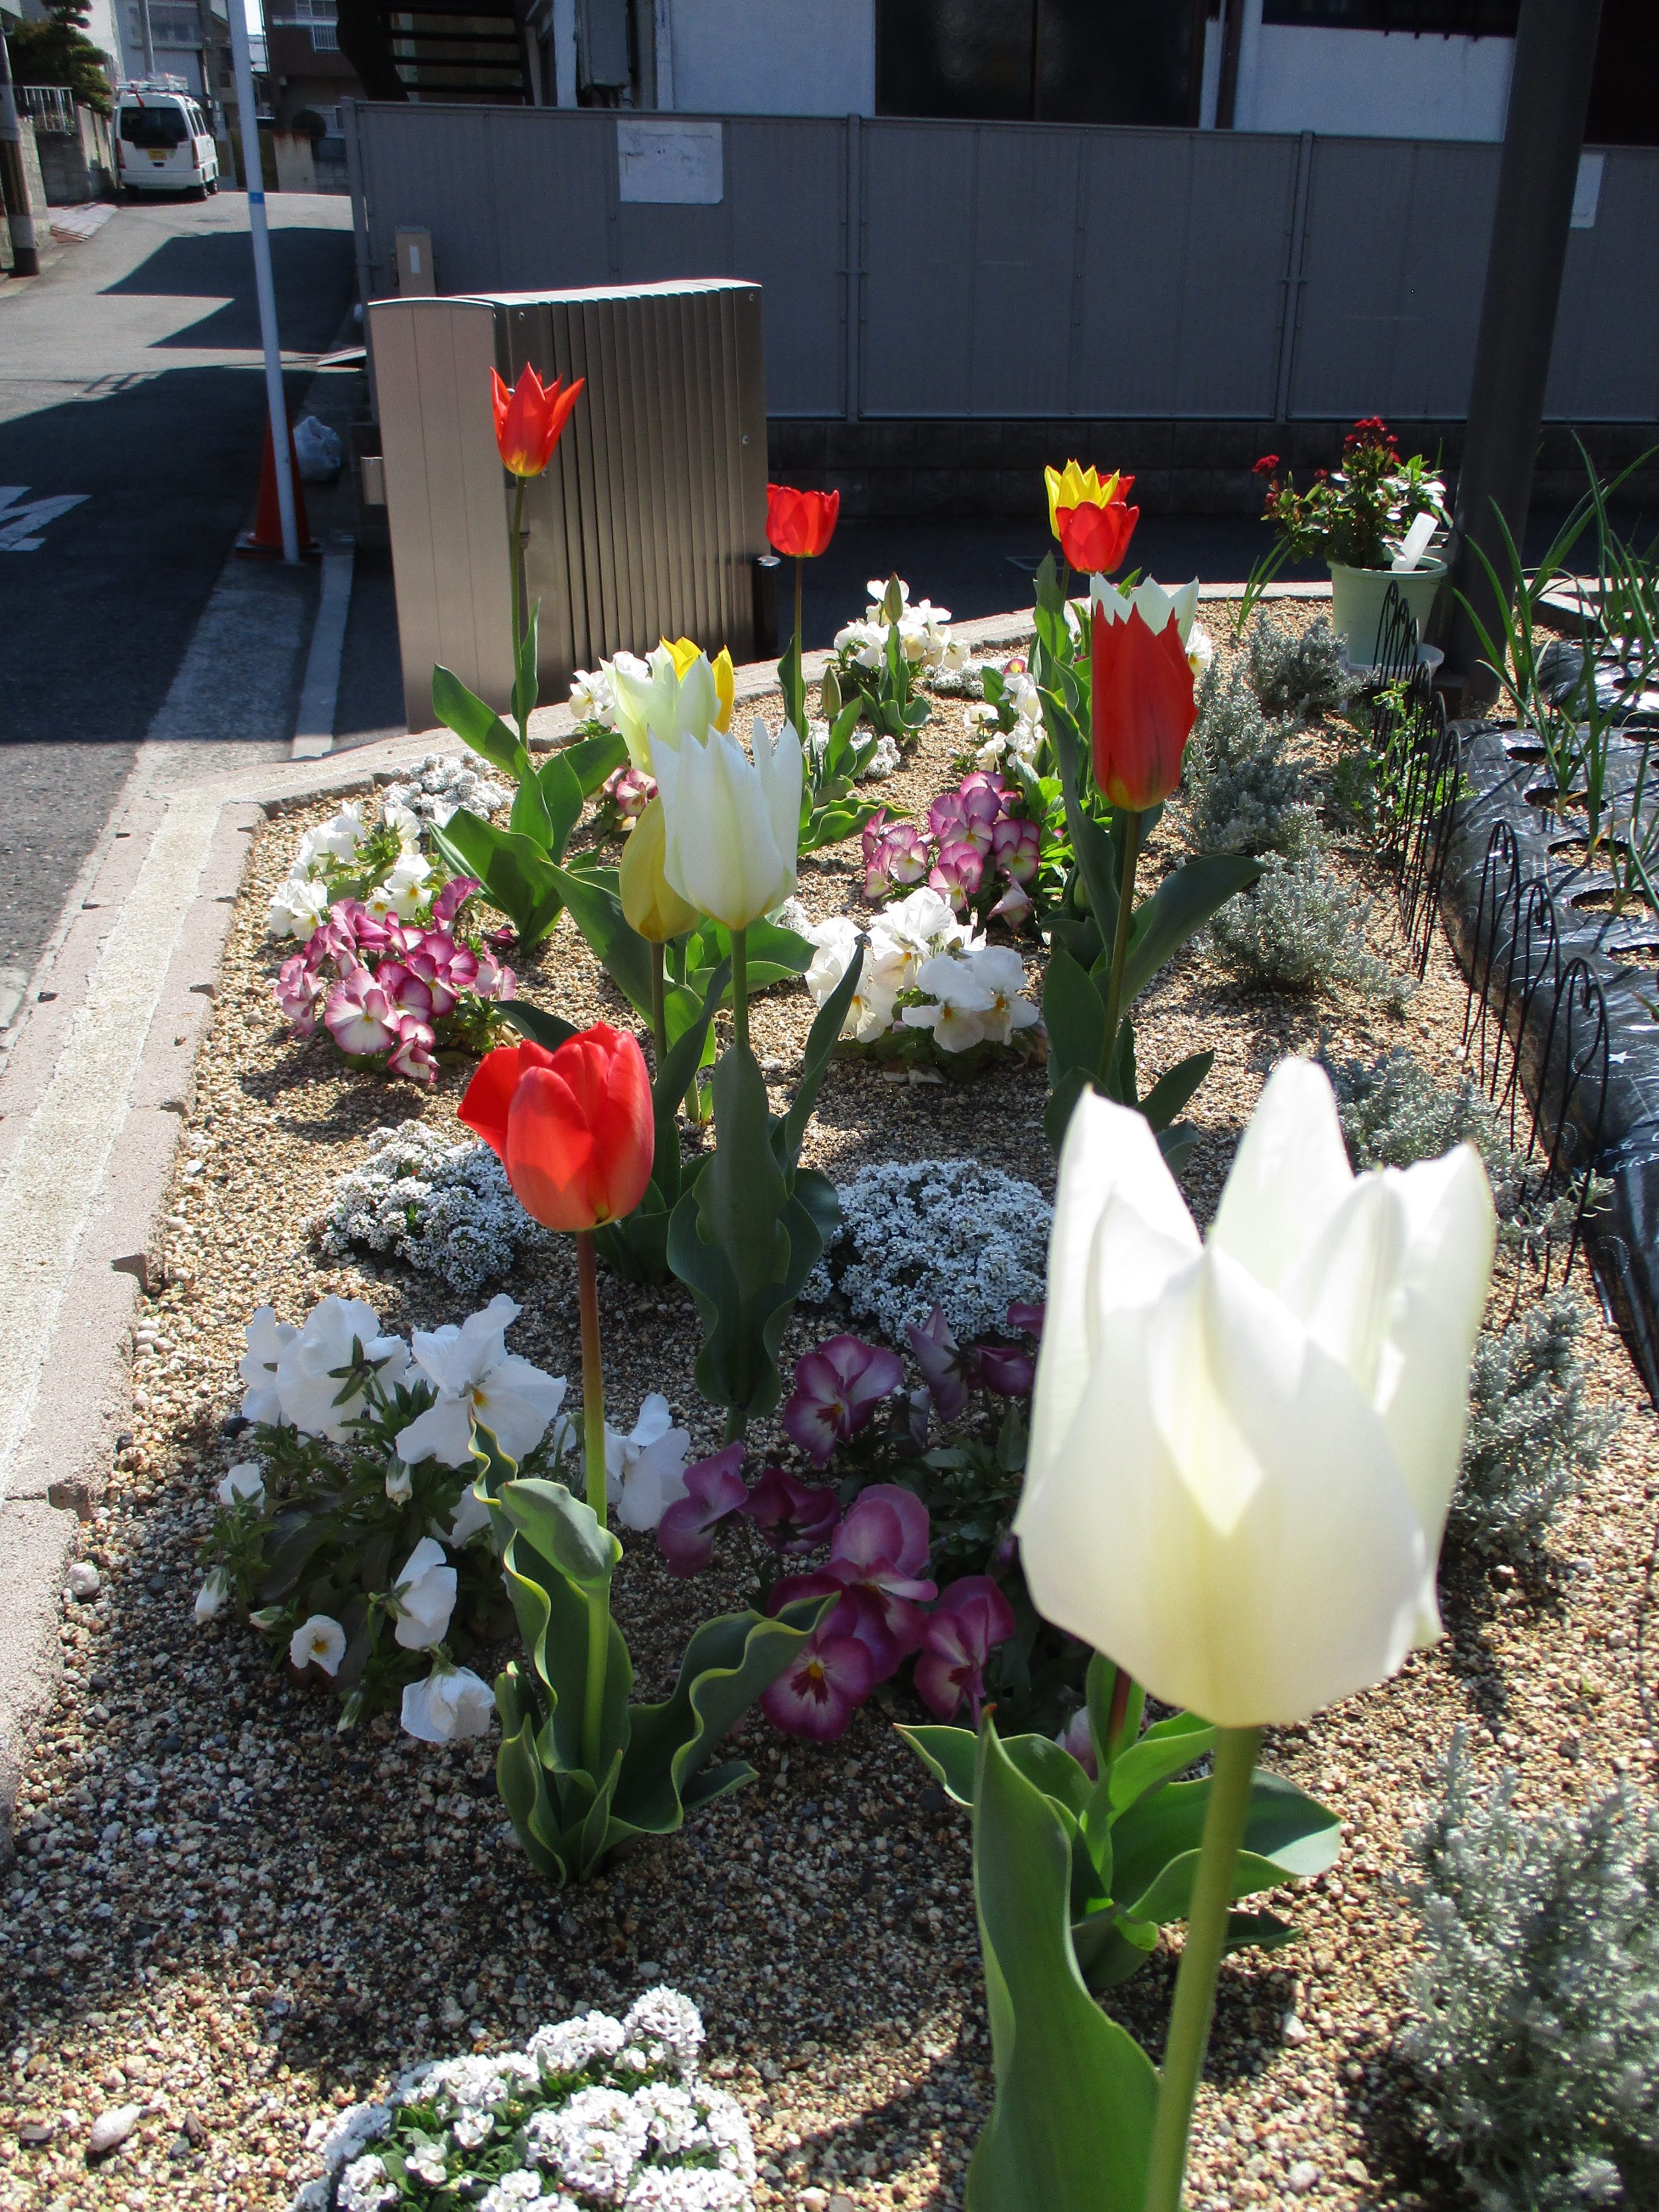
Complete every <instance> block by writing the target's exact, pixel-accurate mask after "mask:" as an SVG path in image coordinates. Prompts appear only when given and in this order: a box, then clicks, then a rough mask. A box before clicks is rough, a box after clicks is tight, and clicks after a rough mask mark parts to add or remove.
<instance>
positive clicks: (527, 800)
mask: <svg viewBox="0 0 1659 2212" xmlns="http://www.w3.org/2000/svg"><path fill="white" fill-rule="evenodd" d="M507 828H508V829H512V830H514V831H516V832H517V834H518V835H519V836H520V837H527V838H528V839H529V840H530V842H531V843H532V845H534V846H535V847H536V848H537V850H538V852H543V853H545V854H547V856H548V858H549V859H550V860H554V859H556V858H557V855H556V854H555V853H554V850H553V824H552V822H551V820H550V817H549V815H548V811H547V800H546V799H545V798H544V795H543V792H542V784H541V778H540V776H539V775H538V774H537V773H536V771H535V769H533V768H532V769H531V770H530V772H529V774H528V775H526V777H525V778H524V780H523V781H522V782H521V783H520V786H519V787H518V789H517V791H515V792H514V793H513V811H512V812H511V813H510V814H509V815H508V816H507Z"/></svg>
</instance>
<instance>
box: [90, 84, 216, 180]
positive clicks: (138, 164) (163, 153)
mask: <svg viewBox="0 0 1659 2212" xmlns="http://www.w3.org/2000/svg"><path fill="white" fill-rule="evenodd" d="M115 143H116V147H117V149H118V160H119V162H120V180H121V182H122V184H123V185H125V187H126V188H127V190H128V191H134V192H193V193H194V194H195V196H196V197H197V199H205V198H206V197H207V195H208V194H209V193H210V192H216V191H218V189H219V155H218V151H217V149H216V147H215V145H214V143H213V133H212V132H211V131H210V130H209V129H208V126H207V118H205V117H204V114H203V113H202V111H201V109H200V108H199V107H198V106H197V104H196V102H195V100H192V99H191V96H190V94H188V93H186V92H152V91H149V90H147V89H146V88H143V86H139V85H123V86H122V87H121V89H120V92H119V94H118V97H117V100H116V119H115Z"/></svg>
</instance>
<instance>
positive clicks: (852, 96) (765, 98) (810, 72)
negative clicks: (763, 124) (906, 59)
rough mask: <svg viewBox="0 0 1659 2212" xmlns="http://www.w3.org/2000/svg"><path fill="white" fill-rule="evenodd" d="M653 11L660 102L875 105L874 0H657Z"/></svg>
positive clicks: (836, 111)
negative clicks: (654, 14) (665, 33)
mask: <svg viewBox="0 0 1659 2212" xmlns="http://www.w3.org/2000/svg"><path fill="white" fill-rule="evenodd" d="M656 20H657V82H658V95H657V96H658V101H659V105H660V106H663V107H668V106H672V107H675V108H677V109H678V111H679V112H680V113H681V114H683V115H687V114H690V115H873V114H874V113H875V112H876V7H875V0H657V7H656ZM665 30H666V32H667V34H668V36H667V40H666V45H667V47H668V52H667V54H666V55H665V52H664V46H665V40H664V35H663V34H664V31H665ZM665 63H666V66H665Z"/></svg>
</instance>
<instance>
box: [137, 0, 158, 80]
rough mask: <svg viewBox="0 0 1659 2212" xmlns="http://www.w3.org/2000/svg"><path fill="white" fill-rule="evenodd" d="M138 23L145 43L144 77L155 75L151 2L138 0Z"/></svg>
mask: <svg viewBox="0 0 1659 2212" xmlns="http://www.w3.org/2000/svg"><path fill="white" fill-rule="evenodd" d="M138 22H139V27H140V29H141V30H142V32H143V41H144V75H145V76H147V77H153V76H155V27H154V26H153V25H152V24H151V22H150V20H149V0H138Z"/></svg>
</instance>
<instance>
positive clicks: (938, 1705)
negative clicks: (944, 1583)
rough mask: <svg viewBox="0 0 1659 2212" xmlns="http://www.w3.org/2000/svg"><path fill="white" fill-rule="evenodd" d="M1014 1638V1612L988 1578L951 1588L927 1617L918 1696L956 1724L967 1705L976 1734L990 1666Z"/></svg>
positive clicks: (970, 1578)
mask: <svg viewBox="0 0 1659 2212" xmlns="http://www.w3.org/2000/svg"><path fill="white" fill-rule="evenodd" d="M1013 1632H1014V1609H1013V1607H1012V1606H1011V1605H1010V1604H1009V1602H1008V1601H1007V1599H1006V1597H1004V1595H1002V1592H1001V1591H1000V1589H998V1588H997V1586H996V1584H995V1583H994V1582H993V1581H992V1580H991V1577H989V1575H964V1576H963V1577H962V1580H961V1581H960V1582H955V1583H951V1587H950V1589H947V1590H946V1591H945V1594H944V1595H943V1596H942V1597H941V1598H940V1599H939V1603H938V1604H937V1605H936V1606H935V1607H934V1608H933V1612H932V1613H929V1615H928V1616H927V1627H926V1628H925V1629H924V1630H923V1632H922V1643H921V1658H919V1659H918V1660H917V1662H916V1673H915V1683H916V1694H917V1696H918V1697H919V1698H920V1699H921V1701H922V1703H923V1704H924V1705H926V1706H927V1710H928V1711H929V1712H931V1713H933V1715H935V1717H937V1718H938V1719H939V1720H942V1721H951V1720H954V1719H955V1718H956V1717H957V1714H958V1713H959V1712H960V1711H961V1710H962V1708H963V1705H966V1706H967V1707H968V1711H969V1717H970V1718H971V1720H972V1722H973V1724H974V1726H975V1728H977V1727H978V1726H979V1712H980V1707H981V1705H983V1704H984V1702H985V1662H986V1661H987V1659H988V1658H989V1657H990V1656H991V1654H992V1652H993V1651H994V1650H995V1648H996V1646H997V1645H998V1644H1001V1643H1004V1642H1006V1639H1007V1638H1009V1637H1011V1636H1012V1634H1013Z"/></svg>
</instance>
